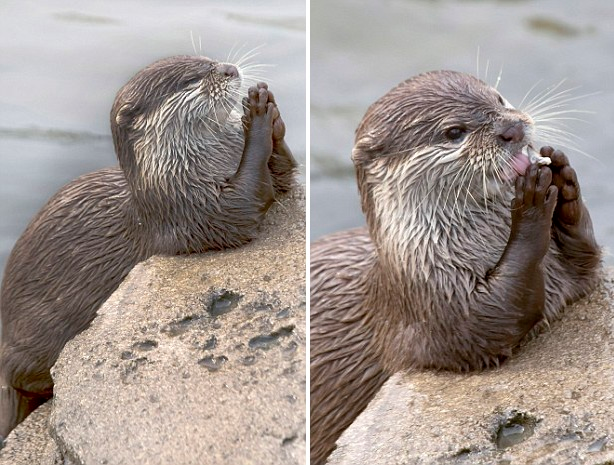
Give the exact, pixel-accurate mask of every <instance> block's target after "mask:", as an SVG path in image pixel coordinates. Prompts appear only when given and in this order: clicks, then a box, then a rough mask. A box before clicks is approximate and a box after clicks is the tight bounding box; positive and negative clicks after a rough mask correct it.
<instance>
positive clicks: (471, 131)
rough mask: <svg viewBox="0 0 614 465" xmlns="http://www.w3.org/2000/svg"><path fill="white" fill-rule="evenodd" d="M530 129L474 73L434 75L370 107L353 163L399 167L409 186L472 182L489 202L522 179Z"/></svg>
mask: <svg viewBox="0 0 614 465" xmlns="http://www.w3.org/2000/svg"><path fill="white" fill-rule="evenodd" d="M533 126H534V123H533V120H532V119H531V118H530V117H529V116H528V115H527V114H525V113H522V112H520V111H518V110H516V109H515V108H514V107H512V106H511V105H510V104H509V103H508V102H507V101H506V100H505V99H504V98H503V97H502V96H501V95H500V94H499V93H498V92H497V91H496V90H495V89H493V88H492V87H490V86H488V85H486V84H485V83H484V82H482V81H480V80H478V79H476V78H474V77H473V76H470V75H467V74H462V73H457V72H452V71H437V72H431V73H426V74H422V75H419V76H417V77H414V78H412V79H409V80H408V81H405V82H403V83H402V84H400V85H399V86H398V87H396V88H394V89H392V90H391V91H390V92H389V93H388V94H386V95H385V96H384V97H382V98H381V99H380V100H378V101H377V102H376V103H375V104H373V105H372V106H371V107H370V108H369V110H368V112H367V114H366V115H365V118H364V119H363V121H362V123H361V124H360V126H359V128H358V130H357V134H356V146H355V149H354V152H353V158H354V162H355V163H356V165H357V166H359V165H360V166H363V167H364V168H365V169H367V170H372V169H378V168H379V167H381V168H383V167H384V166H386V167H387V169H390V168H393V167H395V166H397V167H399V169H402V170H403V173H402V174H401V178H402V179H403V180H404V182H405V183H406V184H424V183H429V184H430V185H432V183H433V182H435V183H436V184H440V183H441V182H442V181H448V182H452V183H454V182H457V183H461V184H463V187H468V186H467V185H468V184H470V185H472V187H473V185H475V186H476V187H480V188H481V189H482V190H483V192H481V193H480V192H476V195H477V196H478V197H481V196H485V197H490V196H491V195H494V194H496V193H497V192H499V191H500V189H501V188H502V187H503V185H509V184H510V181H511V180H513V179H515V177H516V176H517V175H518V174H524V171H525V169H526V167H527V166H528V165H529V150H530V144H531V139H532V135H533ZM401 178H398V179H397V180H400V179H401ZM454 180H456V181H454ZM484 190H485V191H484Z"/></svg>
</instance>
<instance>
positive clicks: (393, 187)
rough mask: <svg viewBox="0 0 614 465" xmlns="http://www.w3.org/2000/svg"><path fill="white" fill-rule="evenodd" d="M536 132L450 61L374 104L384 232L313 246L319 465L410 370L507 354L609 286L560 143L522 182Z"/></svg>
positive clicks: (363, 165)
mask: <svg viewBox="0 0 614 465" xmlns="http://www.w3.org/2000/svg"><path fill="white" fill-rule="evenodd" d="M455 127H459V128H461V129H462V132H463V136H462V137H461V138H460V139H459V140H456V139H454V138H453V136H450V134H453V133H451V132H450V128H455ZM532 135H533V121H532V119H531V118H530V117H529V116H528V115H526V114H524V113H522V112H520V111H518V110H516V109H513V108H512V107H511V106H509V105H508V104H507V103H506V102H505V101H504V100H503V99H502V98H501V97H500V95H499V94H498V93H497V92H496V91H495V90H494V89H492V88H490V87H488V86H487V85H486V84H484V83H482V82H481V81H478V80H477V79H475V78H473V77H471V76H468V75H464V74H460V73H455V72H449V71H441V72H433V73H427V74H424V75H420V76H417V77H415V78H412V79H410V80H408V81H405V82H403V83H401V84H400V85H399V86H397V87H396V88H394V89H392V90H391V91H390V92H389V93H388V94H386V95H385V96H384V97H382V98H381V99H380V100H378V101H377V102H376V103H374V104H373V105H372V106H371V107H370V108H369V110H368V111H367V113H366V115H365V117H364V119H363V121H362V123H361V124H360V126H359V128H358V130H357V133H356V145H355V147H354V151H353V160H354V163H355V166H356V173H357V180H358V186H359V189H360V193H361V198H362V206H363V211H364V213H365V215H366V218H367V224H368V231H367V230H365V229H359V230H353V231H347V232H344V233H339V234H336V235H331V236H328V237H325V238H323V239H321V240H319V241H317V242H315V243H314V244H313V245H312V248H311V334H312V336H311V460H312V464H321V463H324V461H325V459H326V457H327V456H328V455H329V454H330V452H331V451H332V450H333V449H334V444H335V441H336V439H337V438H338V436H339V434H341V432H342V431H343V430H344V429H345V428H346V427H347V426H348V425H349V424H350V423H351V422H352V421H353V420H354V418H355V417H356V415H358V414H359V413H360V412H361V411H362V410H363V409H364V408H365V406H366V405H367V404H368V402H369V400H370V399H371V398H372V397H373V395H374V394H375V392H377V390H378V389H379V387H380V386H381V385H382V383H383V382H384V381H385V380H386V379H387V377H388V376H390V375H391V374H392V373H394V372H395V371H398V370H403V369H416V368H434V369H445V370H455V371H464V370H475V369H482V368H486V367H489V366H492V365H496V364H498V363H499V362H500V361H501V360H503V359H505V358H506V357H508V356H509V355H510V354H511V351H512V349H513V348H514V347H515V346H517V345H518V343H519V342H520V341H521V340H522V339H523V338H524V337H525V336H526V335H527V334H528V333H529V332H530V331H531V330H532V329H533V331H536V330H537V328H538V327H540V326H543V325H546V324H548V322H550V321H553V320H554V319H556V318H557V316H558V315H559V314H560V312H561V310H562V308H563V307H564V306H565V305H566V304H567V303H569V302H571V301H573V300H576V299H578V298H579V297H581V296H583V295H585V294H586V293H587V292H589V291H590V290H591V289H592V288H593V287H594V286H595V284H596V282H597V276H598V267H599V259H600V252H599V249H598V247H597V245H596V244H595V240H594V237H593V232H592V226H591V221H590V216H589V214H588V211H587V210H586V208H585V207H584V205H583V203H582V201H581V198H580V195H579V187H578V184H577V179H576V177H575V173H574V172H573V169H571V167H570V166H569V162H568V161H567V158H566V157H565V156H564V155H563V154H562V153H561V152H558V151H554V150H553V149H551V148H544V149H542V155H543V156H545V157H551V158H552V165H551V167H542V168H539V167H537V166H536V165H532V166H531V167H529V168H528V169H527V171H526V173H525V174H524V175H522V176H517V175H515V176H514V177H516V178H517V179H516V181H515V183H514V181H513V179H512V178H511V174H512V173H513V171H512V159H513V158H514V156H515V154H517V153H518V152H519V151H520V150H521V149H522V148H523V147H526V145H527V144H530V143H531V142H532ZM465 173H466V175H465ZM538 323H539V324H538ZM536 325H537V326H536Z"/></svg>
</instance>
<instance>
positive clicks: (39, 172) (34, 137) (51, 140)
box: [0, 0, 306, 270]
mask: <svg viewBox="0 0 614 465" xmlns="http://www.w3.org/2000/svg"><path fill="white" fill-rule="evenodd" d="M75 5H77V4H76V3H75V2H72V1H69V0H54V1H52V2H37V3H35V2H33V1H21V2H20V1H15V0H5V1H3V2H2V5H1V6H0V58H1V59H0V270H3V269H4V264H5V261H6V258H7V256H8V254H9V252H10V250H11V248H12V246H13V244H14V242H15V240H16V239H17V237H18V236H19V235H20V234H21V232H22V231H23V229H24V228H25V226H26V225H27V223H28V221H29V220H30V219H31V218H32V216H33V215H34V214H35V213H36V211H38V210H39V209H40V207H41V206H42V205H43V204H44V203H45V202H46V201H47V199H48V198H49V197H50V196H51V195H52V194H53V193H54V192H55V191H57V190H58V189H59V188H60V187H61V186H62V185H64V184H65V183H66V182H68V181H70V180H72V179H74V178H75V177H77V176H79V175H80V174H83V173H86V172H89V171H92V170H95V169H98V168H101V167H105V166H110V165H114V164H115V163H116V161H115V155H114V152H113V147H112V141H111V137H110V129H109V111H110V109H111V105H112V103H113V99H114V97H115V93H116V92H117V91H118V90H119V88H120V87H121V86H122V85H123V84H124V83H125V82H126V81H127V80H128V79H129V78H130V77H131V76H132V75H134V74H135V73H136V72H137V71H138V70H139V69H141V68H142V67H144V66H146V65H148V64H149V63H151V62H153V61H155V60H157V59H159V58H163V57H165V56H171V55H180V54H188V55H191V54H194V49H193V46H192V41H191V38H190V32H192V35H193V37H194V42H195V47H196V50H200V47H199V38H200V43H201V44H202V54H203V55H206V56H209V57H211V58H215V59H218V60H225V59H226V58H227V57H228V55H229V53H230V51H231V50H233V49H234V50H242V51H243V52H247V51H248V50H250V49H253V48H254V47H256V46H261V48H260V49H259V55H258V56H257V58H256V60H255V61H257V62H258V63H265V64H270V65H273V66H272V67H271V68H269V69H267V70H266V71H265V74H266V77H267V79H266V80H267V81H268V82H269V85H270V88H271V90H273V91H274V93H275V97H276V99H277V101H278V103H279V106H280V109H281V112H282V115H283V118H284V121H285V122H286V127H287V133H286V137H287V141H288V145H289V146H290V147H291V148H292V150H293V153H294V155H295V157H296V158H297V160H298V161H299V163H301V164H302V165H303V166H304V161H305V147H306V143H305V85H306V84H305V3H304V1H302V0H292V1H285V2H277V1H274V0H265V1H261V2H258V7H257V8H256V7H254V2H251V1H247V0H244V1H233V2H227V1H207V2H194V1H179V2H164V1H161V0H158V1H155V0H154V1H149V2H141V1H136V0H128V1H122V2H112V3H109V2H103V1H92V2H84V3H80V4H78V6H75ZM302 176H303V180H304V179H305V174H304V171H303V173H302Z"/></svg>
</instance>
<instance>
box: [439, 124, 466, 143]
mask: <svg viewBox="0 0 614 465" xmlns="http://www.w3.org/2000/svg"><path fill="white" fill-rule="evenodd" d="M465 134H467V128H466V127H464V126H452V127H451V128H448V129H446V130H445V132H444V136H445V137H446V139H448V140H451V141H453V142H460V140H461V139H462V138H463V137H465Z"/></svg>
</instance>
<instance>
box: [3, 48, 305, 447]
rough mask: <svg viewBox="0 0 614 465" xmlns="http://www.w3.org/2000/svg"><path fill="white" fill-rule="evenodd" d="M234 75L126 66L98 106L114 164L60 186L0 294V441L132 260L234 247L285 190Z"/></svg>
mask: <svg viewBox="0 0 614 465" xmlns="http://www.w3.org/2000/svg"><path fill="white" fill-rule="evenodd" d="M236 73H237V70H236V68H234V67H233V66H231V65H227V64H218V63H216V62H213V61H211V60H209V59H207V58H204V57H172V58H167V59H164V60H160V61H158V62H156V63H154V64H152V65H150V66H149V67H147V68H145V69H144V70H142V71H141V72H139V73H138V74H137V75H136V76H134V77H133V78H132V79H131V80H130V81H129V82H128V83H127V84H126V85H125V86H124V87H123V88H122V89H121V90H120V92H119V93H118V95H117V98H116V100H115V103H114V105H113V109H112V111H111V130H112V133H113V141H114V144H115V149H116V153H117V156H118V159H119V163H120V167H117V168H109V169H103V170H100V171H96V172H94V173H91V174H87V175H85V176H81V177H80V178H78V179H76V180H74V181H73V182H71V183H70V184H68V185H67V186H65V187H63V188H62V189H61V190H60V191H59V192H58V193H57V194H56V195H55V196H53V197H52V198H51V199H50V200H49V202H48V203H47V204H46V205H45V206H44V207H43V209H42V210H41V211H40V212H39V213H38V214H37V215H36V217H35V218H34V219H33V220H32V222H31V223H30V224H29V226H28V227H27V229H26V230H25V232H24V233H23V234H22V236H21V237H20V238H19V240H18V241H17V243H16V244H15V247H14V249H13V251H12V253H11V255H10V257H9V260H8V263H7V266H6V272H5V277H4V280H3V283H2V291H1V305H0V308H1V312H2V346H1V348H0V383H1V384H2V391H0V436H6V435H7V434H8V432H9V431H10V430H11V429H12V428H14V427H15V425H16V424H18V423H19V422H20V421H22V420H23V419H24V418H25V417H26V416H27V415H28V414H29V413H30V412H31V411H32V410H33V408H35V407H36V406H37V405H38V404H40V403H41V402H43V401H44V400H46V399H48V398H49V397H50V396H51V395H52V390H53V382H52V379H51V376H50V374H49V370H50V368H51V366H52V365H53V364H54V362H55V360H56V359H57V357H58V355H59V353H60V351H61V350H62V348H63V347H64V345H65V343H66V342H67V341H68V340H70V339H71V338H73V337H74V336H75V335H76V334H78V333H79V332H81V331H83V330H84V329H85V328H87V326H88V325H89V324H90V322H91V321H92V319H93V318H94V317H95V315H96V311H97V309H98V308H99V307H100V305H101V304H102V303H103V302H104V301H105V300H106V299H107V298H108V297H109V295H110V294H111V293H112V292H113V291H114V290H115V289H116V288H117V286H118V285H119V284H120V283H121V281H122V280H123V279H124V277H125V276H126V275H127V273H128V272H129V271H130V270H131V269H132V267H133V266H134V265H135V264H136V263H138V262H139V261H141V260H144V259H146V258H148V257H150V256H152V255H154V254H181V253H192V252H202V251H205V250H210V249H221V248H226V247H236V246H239V245H241V244H243V243H245V242H247V241H249V240H250V239H252V238H253V237H254V236H255V235H256V233H257V227H258V225H259V223H260V221H261V219H262V217H263V215H264V214H265V212H266V210H267V209H268V207H269V205H270V204H271V202H272V201H273V196H274V194H275V192H283V191H286V190H288V189H289V188H290V187H291V186H292V183H293V175H294V169H295V166H296V165H295V162H294V159H293V158H292V154H291V152H290V150H289V149H288V147H287V146H286V144H285V142H284V138H283V135H284V133H285V127H284V124H283V121H282V120H281V118H280V117H279V112H278V110H277V108H276V104H275V101H274V98H273V95H272V94H271V93H270V92H268V89H267V87H266V85H265V84H259V85H258V86H257V87H252V88H251V89H250V90H249V93H248V97H246V98H245V99H244V101H243V105H244V111H245V114H244V116H243V117H242V118H241V117H240V115H239V114H238V113H236V112H234V111H232V112H231V111H230V110H231V106H232V104H233V102H232V100H233V98H234V97H237V96H238V94H237V92H238V91H239V87H238V85H235V84H236V82H237V79H236V77H237V75H236ZM233 86H234V87H233ZM216 96H217V97H216ZM220 96H221V97H220ZM216 99H217V100H216ZM241 121H242V122H241Z"/></svg>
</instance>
